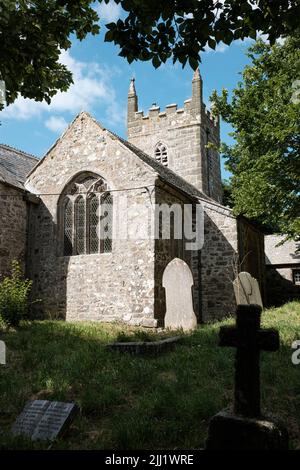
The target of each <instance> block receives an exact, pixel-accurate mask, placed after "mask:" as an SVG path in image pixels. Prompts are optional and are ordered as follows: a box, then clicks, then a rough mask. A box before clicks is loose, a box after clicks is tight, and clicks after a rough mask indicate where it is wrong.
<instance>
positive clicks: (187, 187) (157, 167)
mask: <svg viewBox="0 0 300 470" xmlns="http://www.w3.org/2000/svg"><path fill="white" fill-rule="evenodd" d="M100 126H101V124H100ZM107 132H109V134H111V135H112V136H113V137H115V138H116V139H117V140H119V141H120V142H121V143H122V144H123V145H125V147H127V148H128V149H129V150H130V151H131V152H133V153H134V154H135V155H136V156H137V157H139V158H140V160H142V161H143V162H144V163H146V165H149V166H150V167H151V168H153V170H154V171H155V172H156V173H157V175H158V176H159V177H160V178H161V179H162V180H163V181H165V182H166V183H169V184H170V185H171V186H174V187H176V188H178V189H179V190H181V191H183V192H184V193H186V194H188V195H189V196H192V197H196V198H201V199H206V200H207V201H212V200H211V199H210V198H209V197H208V196H206V195H205V194H204V193H202V192H201V191H199V190H198V189H197V188H195V186H193V185H192V184H190V183H188V182H187V181H186V180H185V179H184V178H182V177H181V176H179V175H178V174H177V173H175V172H174V171H173V170H171V169H170V168H168V167H166V166H164V165H162V164H161V163H159V162H157V161H156V160H155V159H154V158H152V157H150V155H148V154H147V153H145V152H143V151H142V150H141V149H139V148H138V147H136V146H135V145H133V144H131V143H130V142H128V141H127V140H125V139H122V137H119V136H118V135H117V134H115V133H114V132H111V131H107Z"/></svg>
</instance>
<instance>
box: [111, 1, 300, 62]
mask: <svg viewBox="0 0 300 470" xmlns="http://www.w3.org/2000/svg"><path fill="white" fill-rule="evenodd" d="M115 1H116V3H120V4H121V5H122V8H123V10H125V11H126V13H127V16H126V18H125V19H124V20H123V19H119V20H118V21H117V23H110V24H108V25H106V26H107V28H108V29H109V31H108V32H107V34H106V37H105V39H106V41H114V42H115V44H117V45H119V46H120V48H121V52H120V55H121V56H123V57H126V58H127V60H128V61H129V62H132V61H133V60H136V59H138V60H152V63H153V65H154V67H159V66H160V64H161V63H162V62H166V60H167V59H168V58H170V57H172V59H173V61H174V62H176V61H179V62H180V63H181V64H183V66H184V65H185V64H186V62H187V61H189V63H190V65H191V67H192V68H193V69H196V68H197V66H198V63H199V61H200V55H199V54H200V52H201V51H203V50H204V49H205V47H206V46H208V47H210V48H212V49H215V48H216V45H217V44H218V43H219V42H220V41H223V42H224V43H225V44H230V43H231V42H232V41H233V40H235V39H244V38H253V39H256V36H257V33H258V32H262V33H264V34H266V35H267V36H268V38H269V40H270V42H271V43H274V42H275V40H276V39H277V38H279V37H280V36H282V35H286V34H289V33H291V32H292V31H293V30H294V29H295V28H296V27H297V26H298V23H299V17H300V3H299V0H296V1H290V0H276V1H274V0H222V1H218V0H151V1H149V0H115ZM105 2H106V3H107V2H108V0H105Z"/></svg>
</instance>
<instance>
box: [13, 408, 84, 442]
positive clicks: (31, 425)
mask: <svg viewBox="0 0 300 470" xmlns="http://www.w3.org/2000/svg"><path fill="white" fill-rule="evenodd" d="M76 412H77V407H76V405H75V404H74V403H62V402H58V401H53V402H52V401H48V400H33V401H29V402H28V403H27V404H26V405H25V408H24V410H23V411H22V413H21V414H20V415H19V416H18V418H17V419H16V421H15V423H14V425H13V426H12V433H13V434H14V435H15V436H19V435H22V436H26V437H29V438H31V440H33V441H35V440H37V439H40V440H45V441H47V440H50V441H52V440H54V439H56V438H57V437H61V436H62V435H63V434H64V433H65V431H66V430H67V428H68V427H69V426H70V424H71V422H72V421H73V419H74V416H75V414H76Z"/></svg>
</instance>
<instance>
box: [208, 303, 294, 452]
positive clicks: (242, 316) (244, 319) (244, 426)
mask: <svg viewBox="0 0 300 470" xmlns="http://www.w3.org/2000/svg"><path fill="white" fill-rule="evenodd" d="M260 316H261V307H260V306H259V305H239V306H238V308H237V318H236V326H234V327H232V326H223V327H221V329H220V337H219V338H220V342H219V345H220V346H231V347H235V348H237V352H236V360H235V391H234V406H233V410H224V411H221V412H220V413H218V414H216V415H215V416H214V417H213V418H212V419H211V421H210V425H209V434H208V440H207V444H206V448H207V449H209V450H219V449H220V450H277V449H278V450H285V449H288V433H287V430H286V428H285V427H284V426H283V424H282V423H280V422H279V421H278V420H277V419H274V418H273V417H272V418H270V417H268V416H264V415H262V413H261V408H260V374H259V355H260V351H261V350H263V351H277V350H278V349H279V335H278V331H277V330H273V329H268V330H267V329H266V330H263V329H261V328H260Z"/></svg>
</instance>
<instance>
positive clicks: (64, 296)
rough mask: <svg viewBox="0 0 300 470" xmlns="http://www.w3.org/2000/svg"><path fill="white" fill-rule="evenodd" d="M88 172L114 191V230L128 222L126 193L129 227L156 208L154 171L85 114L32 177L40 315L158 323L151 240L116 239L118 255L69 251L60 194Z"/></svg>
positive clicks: (33, 262)
mask: <svg viewBox="0 0 300 470" xmlns="http://www.w3.org/2000/svg"><path fill="white" fill-rule="evenodd" d="M85 171H90V172H93V173H96V174H99V175H100V176H102V177H103V178H105V180H106V181H107V183H108V185H109V188H110V189H111V190H112V195H113V206H114V216H115V220H114V231H115V236H116V234H118V233H119V231H120V230H121V228H122V224H123V223H125V218H124V216H125V212H124V211H123V207H124V200H123V199H122V198H124V197H126V204H127V206H128V210H127V211H126V213H127V215H128V219H129V220H128V227H129V228H132V227H138V226H139V225H141V220H142V221H143V222H144V225H145V221H146V217H148V212H151V194H150V192H149V190H147V186H148V187H153V185H154V182H155V174H154V173H153V172H152V171H151V170H150V169H149V168H148V167H147V166H146V165H145V164H143V163H142V162H140V161H139V160H138V159H137V158H135V156H134V155H133V154H132V153H131V152H130V151H129V150H128V149H127V148H126V147H125V146H123V145H122V144H121V143H120V142H119V141H118V140H117V139H115V140H114V138H113V137H112V136H111V135H108V134H107V132H106V131H105V130H103V129H102V128H101V127H100V126H99V125H98V124H97V123H96V122H95V121H94V120H93V119H92V118H91V117H90V116H88V115H87V114H85V113H82V114H81V115H80V116H79V117H78V118H77V119H76V120H75V122H74V123H73V124H72V125H71V126H70V127H69V129H68V130H67V131H66V133H65V134H64V137H63V139H61V140H59V141H58V142H57V143H56V145H55V146H54V147H53V148H52V149H51V150H50V152H49V153H48V154H47V156H46V157H45V158H44V160H43V161H42V163H41V164H40V165H39V166H37V167H36V169H35V170H34V172H33V173H32V174H31V175H30V176H29V178H28V181H27V186H28V187H30V188H31V190H32V191H33V192H35V193H37V194H40V198H41V203H40V205H39V206H38V207H34V209H33V211H32V213H31V218H30V237H29V238H30V245H29V256H28V259H29V266H28V269H29V272H30V275H31V277H32V279H33V280H34V295H35V297H36V298H40V299H42V302H41V303H39V304H37V305H36V308H37V313H39V314H40V315H51V316H52V317H57V316H60V317H62V318H66V319H67V320H94V321H114V320H119V321H124V322H126V323H128V324H133V325H138V324H140V325H144V326H156V321H155V320H154V241H153V240H152V239H151V238H150V239H149V238H148V239H136V237H135V236H134V234H133V235H131V237H132V238H131V239H122V240H120V239H115V238H118V237H114V240H113V244H112V252H111V253H103V254H89V255H78V256H63V252H62V248H61V243H62V240H61V237H60V235H59V234H60V230H59V227H58V221H59V214H58V202H59V196H60V194H61V193H62V191H63V189H64V187H65V186H66V184H67V183H68V182H69V181H71V180H72V178H73V177H74V176H75V175H78V174H80V173H81V172H85ZM143 186H145V187H143ZM137 187H141V188H140V189H135V188H137ZM137 205H138V207H139V210H137V209H136V207H137ZM122 211H123V212H122ZM134 222H137V223H136V224H135V225H134ZM144 228H145V227H144Z"/></svg>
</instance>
